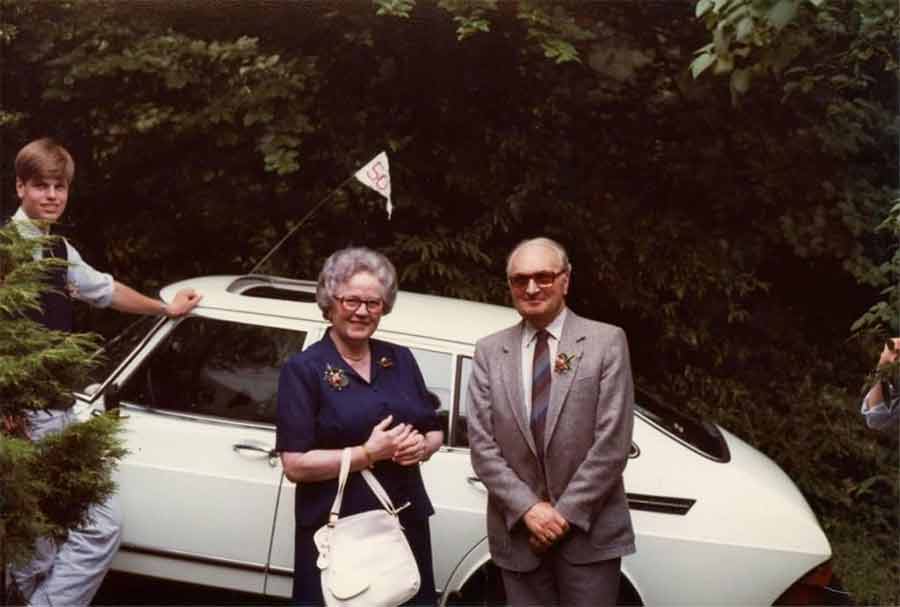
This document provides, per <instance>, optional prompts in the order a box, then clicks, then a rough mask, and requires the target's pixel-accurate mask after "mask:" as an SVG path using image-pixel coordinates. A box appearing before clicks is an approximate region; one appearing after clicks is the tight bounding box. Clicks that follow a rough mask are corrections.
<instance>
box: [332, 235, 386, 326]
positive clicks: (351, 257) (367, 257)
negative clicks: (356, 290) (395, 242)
mask: <svg viewBox="0 0 900 607" xmlns="http://www.w3.org/2000/svg"><path fill="white" fill-rule="evenodd" d="M360 272H368V273H369V274H372V275H373V276H375V278H377V279H378V282H380V283H381V288H382V292H381V298H382V299H383V300H384V313H385V314H388V313H390V311H391V309H392V308H393V307H394V301H395V300H396V299H397V270H396V269H394V264H392V263H391V261H390V260H389V259H388V258H387V257H385V256H384V255H382V254H381V253H379V252H377V251H373V250H372V249H367V248H365V247H350V248H347V249H341V250H339V251H335V252H334V253H332V254H331V256H330V257H328V259H326V260H325V264H324V265H323V266H322V271H321V272H319V281H318V284H316V303H317V304H319V309H320V310H322V316H324V317H325V318H326V319H327V318H328V312H329V310H331V306H333V305H334V302H335V295H337V290H338V289H339V288H340V287H341V286H342V285H345V284H347V283H348V282H350V279H351V278H353V277H354V276H356V275H357V274H359V273H360Z"/></svg>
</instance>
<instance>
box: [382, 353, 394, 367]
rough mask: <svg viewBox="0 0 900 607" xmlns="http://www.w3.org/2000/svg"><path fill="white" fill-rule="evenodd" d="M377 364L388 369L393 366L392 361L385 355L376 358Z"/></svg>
mask: <svg viewBox="0 0 900 607" xmlns="http://www.w3.org/2000/svg"><path fill="white" fill-rule="evenodd" d="M378 366H379V367H381V368H382V369H390V368H391V367H393V366H394V361H393V360H392V359H391V358H389V357H387V356H382V357H381V358H379V359H378Z"/></svg>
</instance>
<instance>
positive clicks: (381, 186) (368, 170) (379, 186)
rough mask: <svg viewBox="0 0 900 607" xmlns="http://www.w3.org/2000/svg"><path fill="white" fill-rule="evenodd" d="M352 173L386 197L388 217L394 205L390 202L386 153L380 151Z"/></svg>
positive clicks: (389, 181)
mask: <svg viewBox="0 0 900 607" xmlns="http://www.w3.org/2000/svg"><path fill="white" fill-rule="evenodd" d="M354 175H355V176H356V178H357V179H359V180H360V181H361V182H362V183H364V184H365V185H367V186H369V187H370V188H372V189H373V190H375V191H376V192H378V193H379V194H381V195H382V196H384V197H385V198H387V214H388V219H390V218H391V213H392V212H393V210H394V205H393V204H391V171H390V167H389V166H388V157H387V153H386V152H381V153H380V154H378V155H377V156H375V158H373V159H372V160H370V161H369V162H368V164H366V166H364V167H363V168H361V169H360V170H358V171H356V173H354Z"/></svg>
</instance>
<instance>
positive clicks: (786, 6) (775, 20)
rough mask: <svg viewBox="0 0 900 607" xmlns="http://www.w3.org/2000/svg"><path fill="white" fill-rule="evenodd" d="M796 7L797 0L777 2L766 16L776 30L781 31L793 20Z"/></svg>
mask: <svg viewBox="0 0 900 607" xmlns="http://www.w3.org/2000/svg"><path fill="white" fill-rule="evenodd" d="M798 5H799V3H798V1H797V0H779V1H778V2H777V3H776V4H775V5H774V6H773V7H772V8H770V9H769V12H768V14H767V15H766V16H767V17H768V18H769V22H770V23H771V24H772V25H774V26H775V28H776V29H782V28H783V27H784V26H786V25H787V24H788V23H790V22H791V21H792V20H793V19H794V17H795V16H796V14H797V8H798Z"/></svg>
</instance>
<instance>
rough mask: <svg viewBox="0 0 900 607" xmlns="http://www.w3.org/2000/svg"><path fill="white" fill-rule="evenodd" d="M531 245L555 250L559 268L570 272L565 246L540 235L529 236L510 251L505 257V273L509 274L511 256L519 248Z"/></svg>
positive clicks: (513, 255)
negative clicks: (537, 236)
mask: <svg viewBox="0 0 900 607" xmlns="http://www.w3.org/2000/svg"><path fill="white" fill-rule="evenodd" d="M531 245H539V246H543V247H547V248H549V249H553V250H554V251H556V254H557V255H558V256H559V268H560V270H563V271H565V272H570V273H571V272H572V264H571V263H569V254H568V253H566V248H565V247H564V246H562V245H561V244H559V243H558V242H556V241H555V240H553V239H552V238H546V237H544V236H541V237H539V238H529V239H527V240H523V241H522V242H520V243H519V244H517V245H516V246H515V247H513V250H512V251H510V253H509V256H508V257H507V258H506V275H507V276H509V268H510V265H511V264H512V258H513V257H515V255H516V253H518V252H519V251H520V250H521V249H523V248H525V247H527V246H531Z"/></svg>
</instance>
